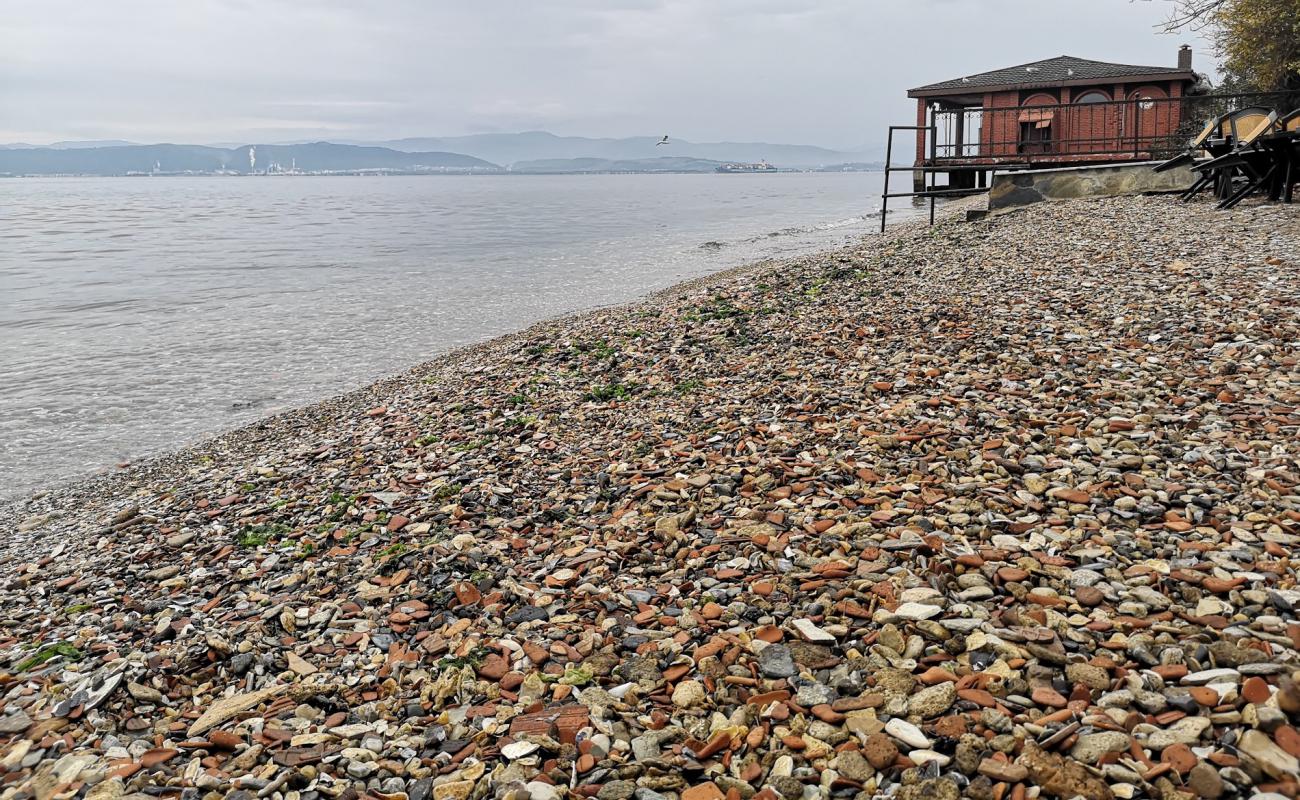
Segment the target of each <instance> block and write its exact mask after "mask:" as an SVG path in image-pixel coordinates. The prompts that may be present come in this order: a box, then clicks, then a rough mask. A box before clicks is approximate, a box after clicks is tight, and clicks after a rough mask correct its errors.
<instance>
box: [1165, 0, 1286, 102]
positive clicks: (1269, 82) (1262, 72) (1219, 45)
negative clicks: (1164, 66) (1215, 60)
mask: <svg viewBox="0 0 1300 800" xmlns="http://www.w3.org/2000/svg"><path fill="white" fill-rule="evenodd" d="M1175 6H1176V9H1177V10H1176V11H1175V13H1174V15H1173V17H1172V18H1171V19H1170V20H1169V21H1168V23H1167V24H1166V26H1165V27H1166V30H1170V31H1174V30H1180V29H1183V28H1191V29H1193V30H1204V31H1205V32H1206V33H1207V34H1208V38H1209V39H1210V41H1211V42H1213V43H1214V50H1215V54H1216V55H1217V56H1218V57H1219V59H1220V61H1221V62H1222V66H1223V72H1224V74H1225V75H1226V76H1228V79H1229V80H1228V83H1229V84H1230V85H1231V87H1232V88H1233V89H1235V90H1240V91H1259V92H1275V91H1286V90H1300V0H1175ZM1286 110H1289V109H1286Z"/></svg>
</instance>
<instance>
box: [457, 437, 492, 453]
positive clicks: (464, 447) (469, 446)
mask: <svg viewBox="0 0 1300 800" xmlns="http://www.w3.org/2000/svg"><path fill="white" fill-rule="evenodd" d="M488 441H489V440H487V439H475V440H474V441H472V442H457V443H456V444H453V445H452V446H451V447H450V448H448V449H450V450H451V452H453V453H468V452H469V451H470V450H477V449H479V448H480V447H483V446H484V445H486V444H487V443H488Z"/></svg>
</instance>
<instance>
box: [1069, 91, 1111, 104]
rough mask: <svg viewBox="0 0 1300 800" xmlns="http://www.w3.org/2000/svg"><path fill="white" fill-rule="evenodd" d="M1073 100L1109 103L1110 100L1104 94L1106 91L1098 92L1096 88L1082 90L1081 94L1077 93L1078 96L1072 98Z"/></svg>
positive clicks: (1077, 101)
mask: <svg viewBox="0 0 1300 800" xmlns="http://www.w3.org/2000/svg"><path fill="white" fill-rule="evenodd" d="M1074 102H1076V103H1109V102H1110V98H1109V97H1107V96H1106V93H1105V92H1099V91H1097V90H1095V89H1094V90H1092V91H1090V92H1084V93H1083V94H1081V95H1079V96H1078V97H1076V98H1074Z"/></svg>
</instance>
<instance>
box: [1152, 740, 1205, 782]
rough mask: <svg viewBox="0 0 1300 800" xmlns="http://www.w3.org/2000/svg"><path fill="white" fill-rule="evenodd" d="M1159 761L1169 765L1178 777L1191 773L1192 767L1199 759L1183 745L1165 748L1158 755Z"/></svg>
mask: <svg viewBox="0 0 1300 800" xmlns="http://www.w3.org/2000/svg"><path fill="white" fill-rule="evenodd" d="M1160 760H1161V761H1163V762H1164V763H1166V764H1169V765H1171V766H1172V767H1173V768H1174V769H1175V770H1176V771H1177V772H1178V774H1180V775H1186V774H1187V773H1188V772H1191V771H1192V767H1194V766H1196V765H1197V764H1198V763H1200V759H1199V758H1197V757H1196V755H1195V754H1193V753H1192V749H1191V748H1190V747H1188V746H1187V745H1185V744H1174V745H1170V746H1169V747H1166V748H1165V749H1164V750H1163V751H1162V752H1161V753H1160Z"/></svg>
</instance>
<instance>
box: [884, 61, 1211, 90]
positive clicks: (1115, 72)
mask: <svg viewBox="0 0 1300 800" xmlns="http://www.w3.org/2000/svg"><path fill="white" fill-rule="evenodd" d="M1076 69H1078V70H1079V71H1080V72H1091V73H1093V74H1092V75H1080V76H1075V70H1076ZM1038 72H1044V73H1046V74H1044V75H1042V76H1041V77H1039V78H1038V79H1037V80H1032V79H1030V80H1015V79H1014V78H1015V77H1016V76H1018V75H1020V74H1022V73H1030V74H1033V73H1038ZM1052 72H1056V73H1064V74H1058V75H1057V76H1056V77H1055V78H1053V77H1052V76H1051V75H1050V73H1052ZM1125 72H1128V73H1129V74H1132V75H1155V74H1165V73H1183V72H1188V70H1183V69H1180V68H1178V67H1161V66H1155V65H1151V64H1124V63H1120V62H1118V61H1097V60H1095V59H1090V58H1081V57H1079V56H1072V55H1070V54H1068V53H1064V54H1062V55H1059V56H1050V57H1048V58H1040V59H1037V60H1035V61H1027V62H1025V63H1023V64H1015V65H1013V66H1009V67H1000V68H998V69H991V70H985V71H983V72H974V73H968V74H966V75H962V76H960V77H957V78H949V79H948V80H943V81H937V82H935V83H929V84H925V85H923V86H918V87H916V88H915V89H911V90H909V91H910V92H916V91H934V90H938V89H947V88H953V89H956V88H963V87H965V86H969V87H970V88H975V87H984V86H999V85H1011V84H1018V83H1053V82H1056V81H1057V80H1061V81H1064V80H1089V79H1096V80H1103V79H1111V78H1122V77H1125Z"/></svg>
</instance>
